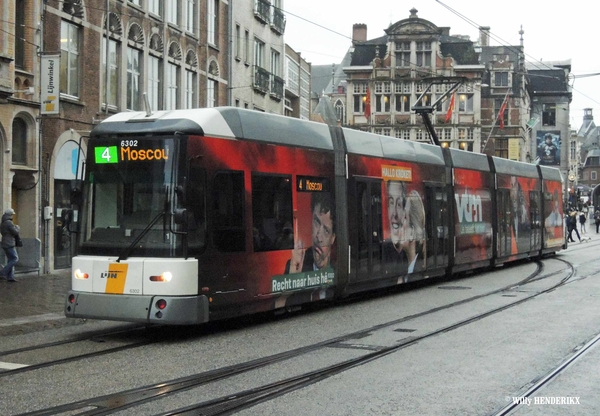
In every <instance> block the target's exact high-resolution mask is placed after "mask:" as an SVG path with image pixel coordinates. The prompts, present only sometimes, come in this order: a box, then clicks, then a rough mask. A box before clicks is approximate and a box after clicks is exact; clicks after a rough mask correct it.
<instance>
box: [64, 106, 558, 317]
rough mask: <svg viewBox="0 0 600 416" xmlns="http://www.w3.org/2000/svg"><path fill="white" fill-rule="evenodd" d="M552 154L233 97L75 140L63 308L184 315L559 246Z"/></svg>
mask: <svg viewBox="0 0 600 416" xmlns="http://www.w3.org/2000/svg"><path fill="white" fill-rule="evenodd" d="M561 201H562V182H561V175H560V172H559V171H558V170H557V169H553V168H548V167H544V166H536V165H531V164H526V163H520V162H514V161H510V160H506V159H501V158H496V157H488V156H486V155H483V154H475V153H471V152H465V151H460V150H455V149H445V148H441V147H439V146H434V145H430V144H424V143H417V142H412V141H405V140H399V139H395V138H391V137H386V136H379V135H375V134H370V133H365V132H361V131H357V130H352V129H346V128H339V127H335V128H334V127H328V126H327V125H325V124H319V123H313V122H308V121H303V120H298V119H294V118H289V117H283V116H277V115H270V114H265V113H260V112H256V111H249V110H242V109H238V108H230V107H223V108H209V109H195V110H175V111H168V112H167V111H162V112H155V113H153V114H151V115H148V114H146V113H143V112H126V113H120V114H117V115H115V116H112V117H110V118H108V119H107V120H105V121H103V122H102V123H100V124H99V125H98V126H96V127H95V129H94V130H93V131H92V133H91V137H90V138H89V142H88V155H87V162H86V174H85V180H84V181H83V183H82V184H81V202H80V206H79V207H78V211H79V212H78V215H77V218H78V223H77V227H78V228H77V229H78V243H77V254H76V256H75V257H74V258H73V266H72V269H73V270H72V290H71V291H69V293H68V294H67V297H66V302H65V314H66V316H67V317H71V318H78V317H79V318H96V319H108V320H122V321H135V322H149V323H164V324H197V323H202V322H207V321H209V320H215V319H220V318H225V317H231V316H238V315H244V314H249V313H255V312H261V311H268V310H275V309H279V308H291V307H297V306H299V305H302V304H304V303H307V302H313V301H319V300H325V299H335V298H339V297H344V296H347V295H349V294H352V293H357V292H360V291H365V290H370V289H374V288H381V287H387V286H393V285H397V284H401V283H404V282H408V281H413V280H418V279H424V278H427V277H430V276H440V275H445V274H452V273H456V272H460V271H466V270H472V269H476V268H484V267H490V266H495V265H498V264H502V263H505V262H509V261H514V260H517V259H523V258H529V257H539V256H543V255H546V254H550V253H554V252H557V251H559V250H561V248H562V247H563V244H564V235H565V233H564V230H563V221H562V218H563V212H562V202H561Z"/></svg>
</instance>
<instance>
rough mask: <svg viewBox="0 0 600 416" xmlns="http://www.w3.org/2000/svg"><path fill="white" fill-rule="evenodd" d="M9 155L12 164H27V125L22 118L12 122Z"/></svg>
mask: <svg viewBox="0 0 600 416" xmlns="http://www.w3.org/2000/svg"><path fill="white" fill-rule="evenodd" d="M11 153H12V163H13V164H15V165H26V164H27V123H25V120H23V119H22V118H15V119H14V120H13V124H12V149H11Z"/></svg>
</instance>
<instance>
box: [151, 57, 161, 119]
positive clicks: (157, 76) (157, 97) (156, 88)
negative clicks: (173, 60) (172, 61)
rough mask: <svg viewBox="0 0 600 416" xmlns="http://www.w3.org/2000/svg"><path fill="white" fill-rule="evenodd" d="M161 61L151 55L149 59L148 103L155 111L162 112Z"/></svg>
mask: <svg viewBox="0 0 600 416" xmlns="http://www.w3.org/2000/svg"><path fill="white" fill-rule="evenodd" d="M160 61H161V60H160V59H159V58H157V57H156V56H152V55H150V57H149V58H148V101H150V107H151V108H152V109H153V110H160V109H162V106H160V102H161V94H160V92H161V91H160V81H161V78H162V76H161V73H160Z"/></svg>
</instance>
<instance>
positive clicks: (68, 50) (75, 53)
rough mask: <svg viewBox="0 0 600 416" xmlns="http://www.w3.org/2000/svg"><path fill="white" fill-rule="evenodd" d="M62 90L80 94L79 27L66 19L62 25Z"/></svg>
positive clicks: (64, 92)
mask: <svg viewBox="0 0 600 416" xmlns="http://www.w3.org/2000/svg"><path fill="white" fill-rule="evenodd" d="M60 92H61V93H62V94H67V95H71V96H73V97H78V96H79V27H77V26H75V25H73V24H71V23H69V22H65V21H62V22H61V27H60Z"/></svg>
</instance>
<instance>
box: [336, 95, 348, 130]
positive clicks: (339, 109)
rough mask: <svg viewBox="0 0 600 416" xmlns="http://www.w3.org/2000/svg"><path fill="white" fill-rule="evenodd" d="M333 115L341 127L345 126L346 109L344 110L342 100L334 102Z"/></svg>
mask: <svg viewBox="0 0 600 416" xmlns="http://www.w3.org/2000/svg"><path fill="white" fill-rule="evenodd" d="M335 114H336V116H337V119H338V122H339V123H340V124H341V125H345V124H346V109H345V108H344V103H343V102H342V100H337V101H336V102H335Z"/></svg>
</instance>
